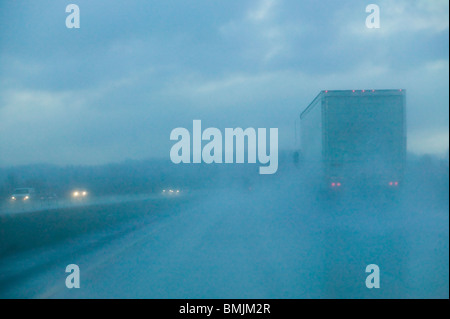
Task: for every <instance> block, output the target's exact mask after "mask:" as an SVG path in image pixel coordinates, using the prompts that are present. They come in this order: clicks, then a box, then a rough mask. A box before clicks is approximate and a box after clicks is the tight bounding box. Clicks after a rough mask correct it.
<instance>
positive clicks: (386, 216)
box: [0, 174, 449, 298]
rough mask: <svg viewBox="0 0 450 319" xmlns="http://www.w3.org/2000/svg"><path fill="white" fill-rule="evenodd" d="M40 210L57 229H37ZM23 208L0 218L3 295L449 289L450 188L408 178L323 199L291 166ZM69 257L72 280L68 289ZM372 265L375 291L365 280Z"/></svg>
mask: <svg viewBox="0 0 450 319" xmlns="http://www.w3.org/2000/svg"><path fill="white" fill-rule="evenodd" d="M414 192H415V194H414V196H412V193H414ZM406 194H408V195H406ZM447 196H448V193H447ZM39 214H41V215H42V216H46V217H45V221H46V223H51V224H52V225H54V226H53V228H45V227H44V228H42V227H43V226H42V225H41V226H40V227H41V228H39V229H40V230H39V231H36V229H33V228H35V227H36V226H35V225H37V224H39V220H40V219H39V218H43V217H42V216H39ZM21 216H22V217H21V218H23V219H21V220H20V222H17V221H15V219H14V218H13V217H11V216H10V217H9V219H3V221H4V223H3V224H2V227H5V225H6V224H5V223H6V222H7V223H9V224H10V225H12V226H11V227H12V228H14V227H18V232H17V233H16V235H15V237H14V236H13V235H11V234H12V233H13V230H14V229H9V230H8V231H9V233H8V232H6V231H5V229H3V236H4V238H3V239H5V241H6V242H7V243H5V242H4V243H3V244H2V245H3V247H2V248H3V250H0V251H3V254H2V255H1V256H2V257H1V262H0V297H1V298H448V297H449V295H448V294H449V276H448V275H449V270H448V266H449V245H448V244H449V237H448V236H449V233H448V225H449V215H448V197H447V200H446V199H445V197H444V198H443V199H442V198H440V197H436V196H435V195H433V194H429V193H427V194H425V193H424V192H421V190H420V189H418V188H414V187H413V186H410V187H409V188H406V189H404V190H402V191H401V192H399V193H398V194H396V195H393V196H384V195H383V196H382V195H374V194H371V195H370V196H353V195H351V196H350V195H348V194H345V193H344V194H342V195H339V196H336V197H331V198H330V197H327V198H326V199H324V198H323V197H321V196H320V195H318V194H317V193H316V192H314V191H311V190H308V188H307V187H306V186H305V185H302V184H301V183H298V179H297V178H295V177H293V176H289V174H287V175H286V176H284V178H280V179H277V180H273V181H270V182H267V183H264V182H263V183H257V184H254V185H252V186H251V187H250V188H247V186H246V187H242V185H234V186H233V187H230V188H229V189H224V188H222V189H217V190H208V191H207V190H205V191H203V192H200V193H199V194H197V195H195V196H185V197H180V198H175V197H165V198H161V199H142V200H139V201H133V202H128V203H117V202H114V203H110V204H108V203H102V204H101V205H97V206H92V207H87V208H86V207H85V208H82V207H76V208H73V209H66V210H64V209H63V210H60V211H58V210H56V211H53V210H49V211H44V212H40V213H39V212H38V213H34V214H29V216H30V217H27V216H28V215H27V214H23V215H21ZM52 216H53V217H52ZM30 218H31V219H32V220H31V221H29V220H28V221H27V219H30ZM24 224H25V225H28V226H23V225H24ZM21 225H22V228H20V227H21ZM23 227H30V229H28V230H27V229H23ZM43 229H44V230H45V231H43ZM40 232H42V233H40ZM46 233H47V234H49V235H48V236H47V237H46V235H45V234H46ZM6 234H9V235H8V237H5V236H6ZM27 234H28V235H27ZM53 237H54V238H53ZM8 245H9V246H8ZM69 264H76V265H78V266H79V268H80V283H81V287H80V288H79V289H68V288H67V287H66V286H65V279H66V276H67V275H68V273H65V268H66V266H67V265H69ZM369 264H377V265H378V266H379V268H380V283H381V287H380V288H379V289H368V288H367V287H366V285H365V280H366V277H367V275H368V274H367V273H366V272H365V268H366V266H367V265H369Z"/></svg>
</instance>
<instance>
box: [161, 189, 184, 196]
mask: <svg viewBox="0 0 450 319" xmlns="http://www.w3.org/2000/svg"><path fill="white" fill-rule="evenodd" d="M162 193H163V194H164V195H178V194H179V193H180V190H179V189H163V190H162Z"/></svg>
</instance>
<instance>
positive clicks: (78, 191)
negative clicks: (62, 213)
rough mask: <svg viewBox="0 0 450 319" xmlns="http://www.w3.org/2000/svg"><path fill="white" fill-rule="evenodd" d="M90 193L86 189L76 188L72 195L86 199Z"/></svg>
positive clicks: (75, 197)
mask: <svg viewBox="0 0 450 319" xmlns="http://www.w3.org/2000/svg"><path fill="white" fill-rule="evenodd" d="M87 195H88V192H87V191H86V190H84V189H76V190H74V191H72V193H71V197H72V198H73V199H85V198H86V197H87Z"/></svg>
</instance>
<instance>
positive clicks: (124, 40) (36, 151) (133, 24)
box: [0, 0, 449, 166]
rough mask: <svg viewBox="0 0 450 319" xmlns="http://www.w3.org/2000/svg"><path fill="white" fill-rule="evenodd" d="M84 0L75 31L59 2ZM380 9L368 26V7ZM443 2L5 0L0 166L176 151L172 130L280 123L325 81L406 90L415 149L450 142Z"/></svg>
mask: <svg viewBox="0 0 450 319" xmlns="http://www.w3.org/2000/svg"><path fill="white" fill-rule="evenodd" d="M70 3H75V4H77V5H78V6H79V8H80V11H81V12H80V15H81V28H80V29H67V28H66V25H65V20H66V17H67V16H68V13H66V12H65V8H66V6H67V5H68V4H70ZM370 3H376V4H378V5H379V6H380V9H381V28H380V29H368V28H366V25H365V20H366V17H367V15H368V14H367V13H366V12H365V7H366V6H367V5H368V4H370ZM448 10H449V8H448V1H447V0H432V1H431V0H415V1H412V0H396V1H389V0H386V1H384V0H378V1H370V2H369V1H367V2H366V1H361V0H354V1H335V0H324V1H317V0H305V1H297V0H292V1H288V0H250V1H247V0H240V1H237V0H236V1H219V0H214V1H211V0H203V1H201V0H198V1H175V0H166V1H144V0H139V1H138V0H133V1H131V0H128V1H125V0H120V1H118V0H104V1H101V0H73V1H61V0H59V1H44V0H40V1H34V0H1V2H0V166H9V165H20V164H30V163H55V164H99V163H106V162H117V161H122V160H125V159H144V158H150V157H158V158H167V159H169V151H170V147H171V146H172V145H173V142H172V141H170V140H169V135H170V132H171V130H172V129H174V128H176V127H180V126H181V127H186V128H188V129H190V130H192V120H193V119H201V120H202V124H203V126H204V127H209V126H212V127H217V128H219V129H224V128H225V127H243V128H246V127H267V128H268V127H277V128H279V145H280V148H281V149H290V148H292V147H293V145H294V120H295V118H296V117H297V116H298V114H299V113H300V111H301V110H302V109H303V108H304V107H306V106H307V105H308V104H309V102H310V101H311V100H312V99H313V98H314V97H315V96H316V95H317V94H318V93H319V91H320V90H323V89H372V88H373V89H383V88H387V89H389V88H404V89H407V107H408V139H409V140H408V149H409V151H411V152H413V153H417V154H438V155H442V154H446V153H447V152H448V144H449V107H448V105H449V89H448V88H449V81H448V76H449V42H448V41H449V40H448V39H449V17H448Z"/></svg>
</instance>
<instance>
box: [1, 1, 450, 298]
mask: <svg viewBox="0 0 450 319" xmlns="http://www.w3.org/2000/svg"><path fill="white" fill-rule="evenodd" d="M75 4H76V5H77V6H78V7H79V9H80V21H81V22H80V28H69V27H68V23H67V18H68V15H69V13H68V12H66V5H67V4H63V3H61V2H58V1H49V0H41V1H27V2H24V1H2V2H1V3H0V297H1V298H448V296H449V292H448V291H449V270H448V269H449V227H448V225H449V155H448V152H449V146H448V145H449V144H448V143H449V123H448V119H449V108H448V105H449V89H448V87H449V80H448V79H449V64H448V56H449V50H448V48H449V45H448V39H449V32H448V30H449V27H448V25H449V23H448V21H449V18H448V1H445V0H434V1H424V0H397V1H395V2H394V1H387V0H379V1H378V2H376V4H377V5H378V6H379V8H380V23H381V24H380V25H379V27H377V28H369V27H368V24H367V20H366V19H367V18H368V15H369V13H368V12H366V4H364V3H361V1H358V0H348V1H339V2H337V1H333V0H325V1H321V2H320V3H319V2H317V1H295V0H245V1H222V2H217V1H214V2H212V1H205V0H203V1H198V2H195V4H194V3H191V2H184V1H170V2H156V1H148V2H145V3H143V1H137V0H130V1H121V0H110V1H88V0H76V1H75ZM74 19H75V18H74ZM74 21H75V20H74ZM344 90H345V92H346V93H345V92H344ZM333 91H334V93H333V94H335V97H338V96H343V94H347V98H348V99H347V100H339V99H336V100H335V103H336V104H335V106H338V107H337V108H336V109H335V111H336V114H338V115H337V116H336V117H335V118H334V120H335V121H334V123H333V125H334V126H333V125H332V126H329V127H328V131H327V132H326V133H324V131H322V132H321V134H322V135H320V134H317V133H318V132H319V131H321V130H322V128H323V127H324V126H323V125H322V124H323V123H322V122H320V123H319V122H310V124H307V123H306V126H305V121H303V123H301V127H300V128H298V127H297V126H296V123H297V124H298V123H299V121H300V114H301V113H302V112H303V111H304V110H305V108H306V107H307V106H308V105H309V104H310V103H311V101H313V99H314V97H315V96H318V94H319V95H320V94H325V93H327V94H328V93H330V94H329V95H328V96H330V95H331V92H333ZM388 91H389V92H391V93H392V92H394V91H395V93H392V95H396V96H401V98H399V99H398V100H396V101H394V102H392V101H391V102H392V103H393V104H390V103H391V102H390V103H384V102H383V103H382V102H374V99H372V97H374V96H375V95H378V94H381V95H383V94H385V95H383V97H385V96H387V95H386V94H387V93H386V92H388ZM342 92H344V93H342ZM370 92H372V93H373V95H372V96H370V94H372V93H370ZM405 92H407V93H405ZM353 93H355V94H354V95H352V94H353ZM363 93H364V94H363ZM366 93H369V94H366ZM363 95H364V96H365V97H366V96H369V97H368V99H367V100H366V102H367V101H369V102H367V103H366V104H364V103H362V102H360V101H362V100H358V99H354V98H355V97H356V96H363ZM365 97H364V98H365ZM350 100H352V101H353V102H354V104H351V103H349V101H350ZM317 101H318V100H317ZM330 101H331V100H330ZM342 101H344V102H345V103H344V102H342ZM379 101H381V100H379ZM327 103H328V102H327ZM330 103H331V102H330ZM395 103H397V104H395ZM367 105H371V107H375V108H376V109H377V112H378V113H376V112H372V111H370V112H369V111H368V109H366V108H365V107H363V106H367ZM392 105H396V106H397V108H396V113H395V117H394V115H393V114H394V113H393V108H392ZM326 107H328V104H326ZM381 107H385V109H383V110H382V111H380V110H381ZM345 108H348V109H349V110H350V109H353V110H357V112H354V113H353V115H352V116H350V115H349V114H350V113H349V112H347V113H346V112H344V111H342V110H343V109H345ZM372 110H373V109H372ZM316 111H317V112H316V113H315V117H314V118H315V119H316V120H320V121H323V119H324V117H323V114H322V113H321V111H319V109H318V108H316ZM196 120H198V121H199V122H195V121H196ZM200 121H201V125H202V128H203V129H205V128H212V129H213V130H212V131H214V132H219V133H218V134H217V136H219V135H220V136H222V133H224V132H226V131H227V130H228V132H230V128H231V129H236V128H241V129H242V130H246V129H248V128H250V130H248V131H247V132H254V133H255V136H254V141H255V143H256V140H258V145H257V147H258V150H259V148H260V145H259V139H257V138H256V133H257V132H258V137H259V136H260V135H259V132H264V131H263V130H266V131H265V132H271V133H270V138H269V136H268V135H267V140H270V147H269V143H268V142H267V149H266V150H270V152H271V154H270V155H271V161H270V163H271V164H273V167H272V168H273V170H269V173H273V174H267V175H265V174H260V173H261V171H266V172H267V170H264V169H263V170H260V168H261V167H262V166H265V165H269V163H264V162H262V161H261V158H260V154H259V153H256V146H255V145H249V142H248V140H247V142H246V143H245V142H244V139H243V138H242V140H241V142H242V143H240V144H239V145H241V146H243V147H244V148H245V150H244V151H243V152H240V153H239V156H241V155H245V156H244V157H245V162H246V163H244V164H240V163H236V161H237V160H234V158H233V160H230V161H231V162H233V163H225V161H226V160H225V159H226V158H227V155H229V154H230V152H231V151H233V152H234V156H235V157H236V159H237V158H238V155H237V153H238V152H239V150H238V149H237V148H238V147H236V148H233V147H229V148H228V149H227V148H226V147H225V145H222V146H224V147H223V148H224V150H221V149H215V150H214V151H220V155H221V156H222V155H223V156H224V158H225V159H224V160H223V163H220V164H219V163H212V164H206V163H205V161H203V162H202V163H192V162H193V161H191V156H192V157H194V156H198V155H199V154H201V155H203V153H201V152H202V148H201V147H202V146H205V144H206V143H207V141H206V140H203V142H202V141H200V145H198V142H196V141H198V140H196V141H194V137H193V140H192V143H191V142H190V134H191V133H192V136H194V132H193V131H194V127H193V126H194V124H195V123H200ZM356 124H357V125H356ZM308 125H309V129H310V131H309V133H308V132H307V134H310V136H309V137H311V139H309V140H310V141H319V143H316V144H315V145H312V144H311V145H310V146H311V147H310V150H311V149H312V150H313V152H315V153H316V154H315V155H314V156H315V157H314V156H313V157H312V158H309V157H308V156H307V155H308V147H306V148H305V144H303V145H299V144H298V142H299V141H302V140H303V141H304V140H308V138H309V137H308V135H307V134H306V135H305V134H304V133H305V132H302V130H303V129H304V128H305V127H307V128H308ZM330 127H331V129H330ZM177 128H178V130H177ZM174 130H176V131H175V132H174ZM260 130H261V131H260ZM176 132H184V133H186V134H185V135H186V136H189V143H188V142H187V141H185V142H186V145H188V146H187V149H188V150H189V156H188V157H189V161H191V163H189V164H186V163H179V161H177V160H175V161H174V160H173V158H172V157H176V156H177V155H180V154H178V153H177V149H175V151H174V152H173V153H172V152H171V149H172V148H173V147H174V144H175V143H176V142H177V141H176V140H174V139H171V135H172V133H173V135H176V134H175V133H176ZM210 132H211V131H210ZM272 132H274V133H275V132H276V137H277V138H275V135H273V134H272ZM200 133H201V132H200ZM298 134H300V135H301V136H300V137H299V136H298ZM324 134H328V135H327V138H329V137H332V138H333V137H334V140H332V139H330V141H332V142H330V143H329V144H328V147H331V148H332V149H333V152H334V153H333V154H334V155H336V156H335V159H336V162H335V163H331V162H328V164H330V163H331V164H332V165H334V164H336V163H337V165H344V164H343V163H345V165H346V167H345V168H342V171H341V172H339V174H342V175H346V176H347V177H348V176H352V177H354V178H349V179H348V180H342V181H341V180H335V178H336V176H337V177H340V176H339V174H338V175H336V176H331V175H330V174H328V173H329V172H328V171H326V169H325V170H324V166H323V163H324V159H325V157H324V153H321V151H322V150H323V149H325V148H321V147H322V146H323V145H322V144H320V143H322V142H321V141H323V140H324V138H323V136H325V135H324ZM333 134H334V135H333ZM223 135H224V136H223V137H224V143H223V144H226V136H225V134H223ZM197 136H201V134H200V135H197ZM305 136H306V137H307V138H305ZM210 137H211V136H210ZM272 137H273V141H272ZM247 138H248V136H247ZM275 142H276V143H275ZM196 143H197V144H196ZM202 143H203V144H202ZM194 144H195V145H196V146H200V147H199V148H198V147H197V148H195V147H194ZM219 144H220V143H219ZM219 144H218V145H219ZM237 144H238V142H236V143H235V145H234V146H236V145H237ZM275 144H276V145H275ZM227 145H228V146H232V145H231V144H227ZM226 152H227V153H226ZM330 153H332V152H330ZM369 153H370V154H369ZM405 153H407V154H406V159H405V158H404V156H405ZM249 154H252V156H253V155H255V156H256V154H258V162H257V163H256V164H252V163H248V162H249V160H248V156H249ZM333 154H332V155H333ZM393 154H394V155H393ZM172 155H174V156H172ZM207 155H210V156H207V158H208V159H211V158H213V154H212V153H211V152H210V153H209V154H207ZM215 155H216V153H215V152H214V156H215ZM266 155H267V154H266ZM332 157H333V156H332ZM180 158H184V157H182V156H181V155H180V157H179V158H177V159H180ZM230 159H231V157H230ZM275 159H277V162H278V166H277V169H275V168H276V165H275ZM329 159H330V158H326V160H329ZM394 159H395V161H394ZM355 162H357V163H356V164H357V165H354V164H355ZM394 162H395V163H394ZM347 164H348V165H347ZM397 164H398V165H397ZM332 165H330V166H329V167H328V168H330V167H335V166H332ZM387 170H389V171H390V172H389V174H390V175H391V176H388V177H386V178H391V179H385V176H383V177H382V178H379V175H382V174H379V173H380V172H381V173H383V174H384V175H388V174H387V173H386V171H387ZM403 170H404V172H403ZM335 172H338V170H336V171H335ZM377 176H378V177H377ZM376 182H379V183H378V184H377V183H376ZM352 183H353V184H352ZM335 186H336V187H335ZM341 186H342V187H341ZM19 188H23V189H22V190H19V191H18V190H17V189H19ZM69 264H77V265H79V266H80V269H81V273H82V277H81V278H82V279H81V281H82V288H81V289H68V288H67V287H66V285H65V279H66V276H67V274H66V273H65V272H64V270H65V268H66V266H67V265H69ZM371 264H376V265H378V266H379V269H380V278H381V287H380V288H375V289H368V288H367V287H366V277H367V276H368V273H366V271H365V270H366V267H367V266H368V265H371Z"/></svg>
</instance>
